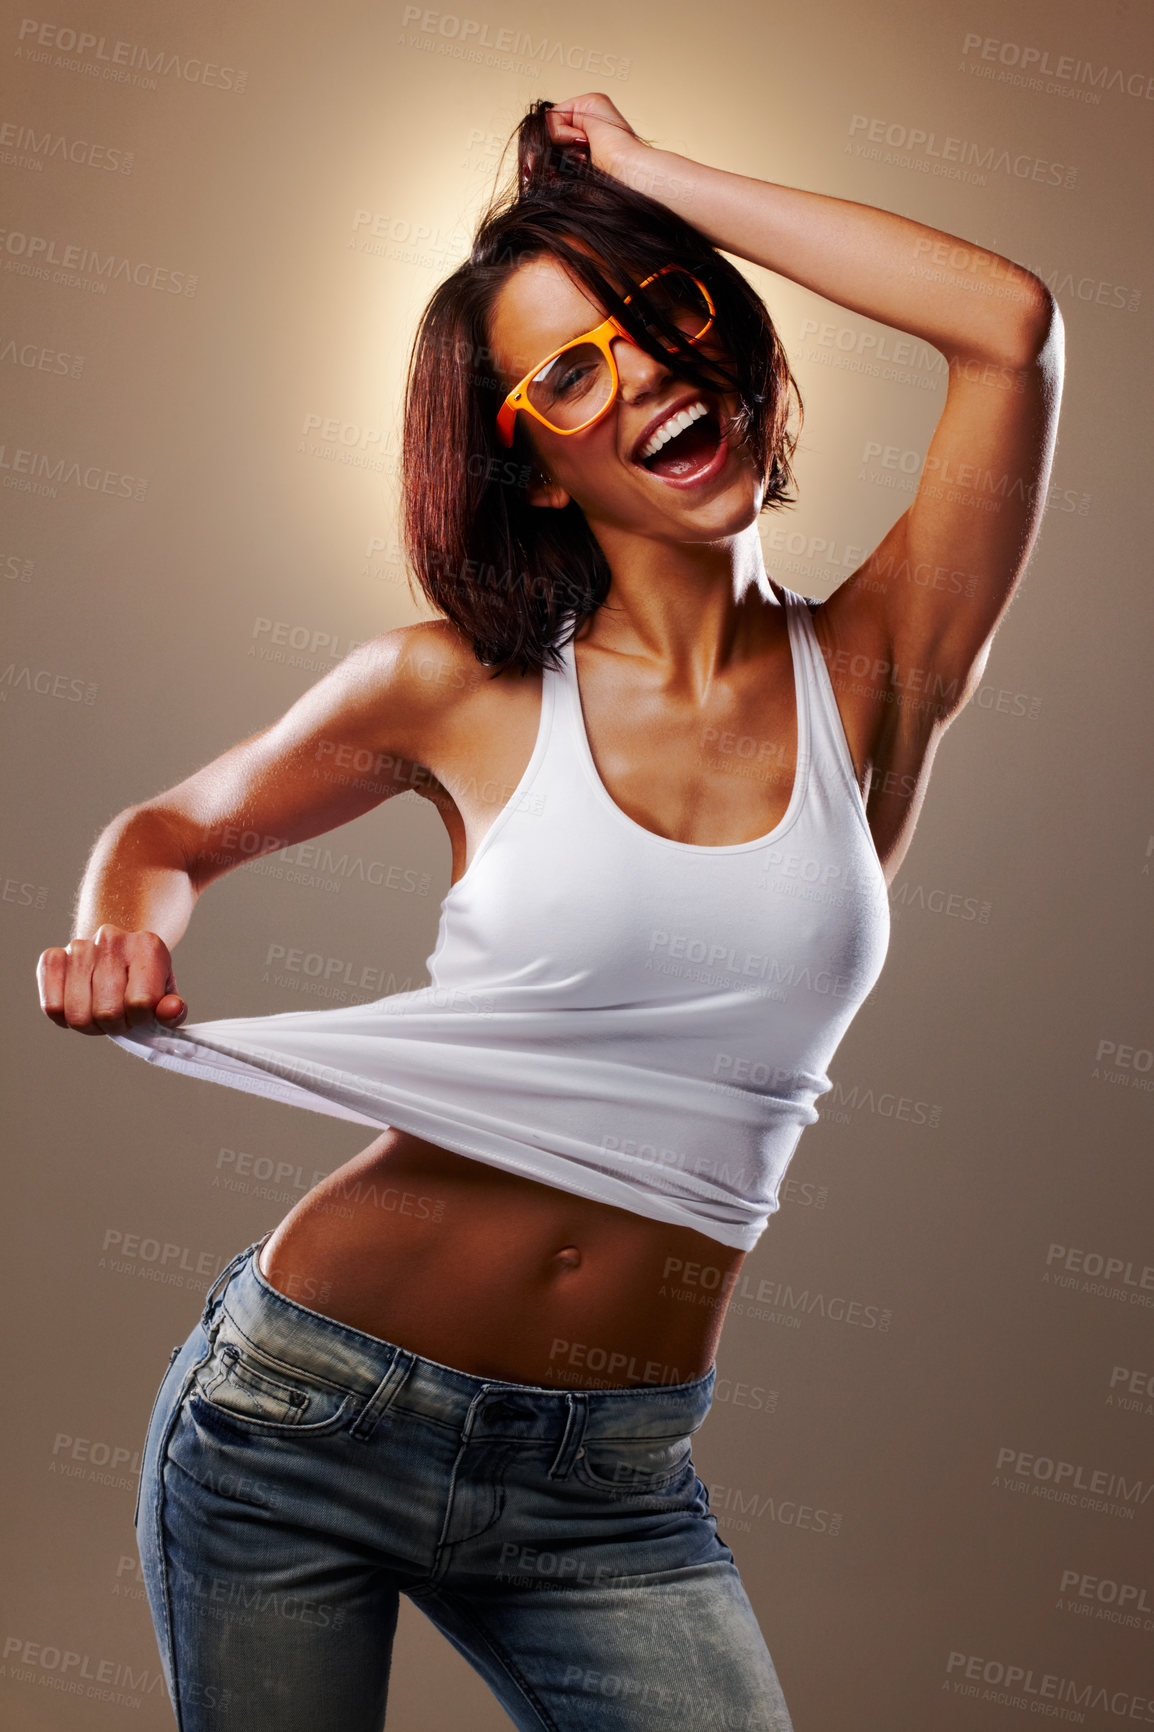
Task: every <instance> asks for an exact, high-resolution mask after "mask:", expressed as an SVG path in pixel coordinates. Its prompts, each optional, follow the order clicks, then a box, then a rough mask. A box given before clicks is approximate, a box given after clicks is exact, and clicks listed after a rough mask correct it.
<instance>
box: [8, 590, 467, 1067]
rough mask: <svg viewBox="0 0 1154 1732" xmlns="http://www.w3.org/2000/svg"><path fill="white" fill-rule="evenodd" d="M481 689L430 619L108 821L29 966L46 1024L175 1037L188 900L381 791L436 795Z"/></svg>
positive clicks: (339, 820) (366, 652) (377, 642)
mask: <svg viewBox="0 0 1154 1732" xmlns="http://www.w3.org/2000/svg"><path fill="white" fill-rule="evenodd" d="M470 663H471V666H470V665H469V664H470ZM430 669H433V670H434V671H433V672H432V673H431V672H430ZM446 672H448V676H449V677H446ZM479 676H480V677H483V671H482V670H481V668H480V667H479V665H478V664H477V662H476V661H475V659H474V658H473V657H472V654H471V652H470V651H469V649H468V646H467V645H466V644H464V643H463V642H462V641H461V640H460V639H459V637H458V636H457V634H456V633H455V632H454V631H453V630H452V628H451V627H449V626H447V625H446V624H444V623H442V622H433V623H429V624H425V625H417V626H408V627H401V628H400V629H398V630H396V631H392V632H387V633H385V634H384V635H383V636H381V637H378V638H374V639H372V640H370V642H368V643H365V644H361V645H360V647H359V648H358V649H356V650H354V651H353V652H352V653H351V654H350V655H349V656H347V657H346V658H345V660H344V661H342V662H341V663H340V664H339V665H338V666H337V667H335V668H334V669H333V670H332V671H331V673H328V674H326V675H325V676H324V678H323V679H321V680H318V682H317V683H316V685H315V686H312V687H311V688H310V689H309V690H308V691H307V692H305V693H304V695H303V696H302V697H301V698H299V699H298V700H297V702H296V703H295V704H293V706H292V708H291V709H289V710H288V711H286V713H285V714H284V715H283V716H282V717H281V718H280V720H279V721H277V722H274V723H273V725H272V726H271V727H269V728H266V729H264V730H263V731H262V732H261V733H258V734H254V735H253V736H252V737H251V738H250V739H247V740H242V741H241V742H240V743H239V744H238V745H235V746H233V747H231V748H230V750H228V751H226V752H224V753H222V754H221V756H220V757H218V758H215V759H214V760H213V761H212V762H211V763H210V764H206V765H205V766H204V768H203V769H201V770H197V771H196V773H195V774H194V775H192V776H189V777H188V778H187V779H186V780H185V781H183V782H180V783H178V784H177V785H176V786H175V787H173V788H170V789H167V790H166V791H165V792H164V793H162V794H157V795H156V796H155V797H154V798H153V799H150V800H144V801H142V802H141V803H140V804H139V805H135V806H129V807H128V808H127V809H126V810H125V811H123V812H121V813H119V814H118V815H117V816H116V817H115V818H114V819H113V820H112V822H111V823H110V824H108V825H107V826H106V828H105V829H104V830H103V831H102V832H101V834H100V836H99V837H98V839H97V841H96V844H95V847H94V848H93V850H92V853H91V855H90V857H89V860H88V864H87V866H86V868H85V871H84V876H83V878H82V880H81V883H80V888H79V891H78V893H77V900H76V914H75V918H74V921H73V926H72V934H73V936H72V939H71V942H70V943H69V944H67V945H66V946H53V947H52V948H50V949H48V950H45V951H44V952H43V954H42V955H41V957H40V960H39V963H38V965H37V984H38V986H39V991H40V1004H41V1008H42V1009H43V1011H44V1013H45V1015H46V1016H48V1017H49V1018H50V1019H51V1021H53V1022H55V1023H56V1024H57V1025H58V1026H59V1027H61V1028H71V1029H74V1030H76V1031H77V1032H78V1033H80V1034H123V1033H124V1032H125V1030H126V1029H128V1028H132V1027H135V1026H138V1025H139V1024H141V1023H147V1022H150V1021H151V1020H152V1018H153V1016H154V1015H155V1016H156V1018H157V1020H158V1021H160V1022H163V1023H164V1024H166V1026H168V1027H170V1028H175V1027H176V1026H177V1025H178V1024H179V1023H180V1022H182V1021H183V1020H184V1018H185V1016H186V1015H187V1006H186V1005H185V1003H184V1001H183V999H181V998H180V996H179V995H178V993H177V992H176V980H175V977H174V975H173V968H172V949H173V946H175V944H176V942H177V940H178V939H179V938H180V937H181V936H182V934H183V933H184V931H185V928H186V927H187V925H188V922H189V918H190V916H191V914H192V910H193V908H194V907H195V906H196V903H197V900H198V898H199V897H200V894H201V892H202V891H203V890H204V889H205V888H206V887H207V886H208V885H209V884H211V883H212V881H213V880H214V879H216V878H219V877H220V876H221V875H222V874H223V873H225V872H229V871H231V870H232V869H233V867H235V866H239V865H241V864H243V862H244V861H246V860H254V859H257V858H258V857H259V856H260V855H261V854H268V853H271V852H273V851H274V850H276V849H279V848H285V847H287V846H289V844H291V843H294V842H303V841H306V840H308V839H309V838H310V837H312V836H318V835H321V834H322V833H323V832H325V831H327V830H333V829H336V828H337V827H338V826H339V825H341V824H347V823H349V822H350V821H351V820H352V819H353V818H357V817H359V816H360V815H361V814H362V813H363V812H367V811H369V810H370V809H371V808H372V807H373V806H377V805H380V803H381V802H382V801H384V800H387V799H389V798H390V797H391V796H392V795H394V794H402V793H404V792H406V790H410V789H414V788H415V789H417V790H418V791H421V790H422V788H424V789H425V790H426V791H428V790H431V789H433V788H435V787H436V782H435V778H434V777H433V775H432V774H431V773H430V772H429V770H427V769H425V768H424V765H425V763H426V761H427V759H428V758H429V757H436V756H437V740H438V737H439V736H440V735H441V734H442V733H443V724H444V723H445V721H446V719H447V717H446V711H447V710H450V709H452V708H455V707H456V705H455V703H454V699H458V700H459V699H462V698H464V697H465V696H466V695H467V694H468V692H469V691H470V690H472V689H473V688H474V687H475V684H476V681H477V679H478V677H479Z"/></svg>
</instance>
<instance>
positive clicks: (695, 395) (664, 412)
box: [629, 391, 716, 469]
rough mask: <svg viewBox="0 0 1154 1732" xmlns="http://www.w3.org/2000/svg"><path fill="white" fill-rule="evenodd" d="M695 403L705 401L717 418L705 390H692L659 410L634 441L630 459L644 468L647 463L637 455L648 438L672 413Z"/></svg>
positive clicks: (676, 412)
mask: <svg viewBox="0 0 1154 1732" xmlns="http://www.w3.org/2000/svg"><path fill="white" fill-rule="evenodd" d="M694 403H704V404H705V406H706V408H707V409H708V410H709V413H710V414H711V415H713V416H714V418H715V419H716V413H715V411H714V408H713V406H712V404H711V403H710V401H709V398H708V397H707V396H706V395H705V393H704V392H703V391H691V392H689V394H688V395H687V396H684V397H679V398H678V399H677V401H676V402H675V403H667V404H666V405H665V408H664V409H661V410H659V411H658V413H657V414H656V415H655V416H654V417H653V419H652V421H650V422H649V424H648V426H647V427H644V428H643V429H642V431H641V432H640V433H639V434H638V435H637V438H636V439H635V440H634V442H633V450H632V451H631V452H630V455H629V461H630V462H631V463H636V464H637V466H638V468H640V469H644V468H645V465H644V464H643V463H642V462H641V460H640V458H639V457H638V455H637V453H638V452H639V451H640V450H641V447H642V446H643V445H644V444H646V443H647V441H648V440H650V439H652V437H653V435H654V434H655V433H656V431H657V429H658V428H659V427H660V426H661V424H662V422H664V421H668V420H669V417H670V416H671V415H679V414H680V413H681V411H682V409H688V408H690V407H691V405H692V404H694Z"/></svg>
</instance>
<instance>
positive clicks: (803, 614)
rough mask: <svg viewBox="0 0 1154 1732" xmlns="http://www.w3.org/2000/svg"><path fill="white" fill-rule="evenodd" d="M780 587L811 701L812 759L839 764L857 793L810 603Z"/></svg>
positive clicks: (819, 763)
mask: <svg viewBox="0 0 1154 1732" xmlns="http://www.w3.org/2000/svg"><path fill="white" fill-rule="evenodd" d="M778 588H779V589H780V590H781V592H782V594H783V595H784V596H785V598H786V606H787V607H788V609H789V616H788V623H789V627H790V642H791V644H792V646H793V653H794V655H795V656H797V657H798V658H799V672H800V674H801V676H802V680H801V682H799V683H804V685H805V689H806V695H807V697H808V699H809V706H808V707H809V724H810V737H809V750H810V757H811V759H812V760H813V761H814V762H816V763H817V764H818V765H819V766H823V765H830V766H831V767H832V766H833V765H834V764H836V765H837V767H838V769H839V770H840V771H841V773H842V775H843V776H844V777H845V778H846V780H847V781H848V782H849V785H850V787H851V788H852V789H854V790H855V791H856V790H857V776H856V775H855V773H854V767H853V757H852V755H851V753H850V749H849V744H848V742H847V740H846V737H845V727H844V725H843V723H842V719H841V712H840V710H839V709H838V707H837V698H836V696H835V694H834V689H833V683H832V681H831V680H830V677H829V669H828V668H827V667H826V664H825V657H824V655H823V654H822V650H821V644H820V643H819V642H818V636H817V632H816V630H815V628H814V623H813V614H812V612H811V611H810V606H809V603H808V601H807V600H806V598H805V597H804V596H803V595H795V594H794V592H793V590H790V589H786V588H785V586H784V584H779V585H778ZM819 774H820V768H819Z"/></svg>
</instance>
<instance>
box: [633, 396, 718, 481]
mask: <svg viewBox="0 0 1154 1732" xmlns="http://www.w3.org/2000/svg"><path fill="white" fill-rule="evenodd" d="M724 444H725V436H724V434H723V432H722V427H721V418H720V416H719V415H718V412H717V410H716V409H714V408H712V407H711V408H710V409H709V411H708V413H707V414H705V415H702V416H701V417H700V418H699V419H698V420H696V421H694V422H693V423H692V424H691V425H690V426H688V427H684V428H683V429H682V430H681V432H680V433H678V434H677V435H676V436H675V437H674V438H673V439H670V440H668V441H667V442H666V444H664V445H663V446H662V447H661V449H660V451H657V452H655V453H654V454H653V456H652V457H646V458H638V459H636V462H637V465H638V467H639V468H641V469H647V470H648V471H649V473H650V474H651V475H659V476H660V477H661V478H662V480H663V481H681V482H685V481H695V480H698V479H699V478H700V477H702V476H704V475H706V474H707V473H708V472H709V471H711V470H712V469H714V468H715V467H719V466H720V465H719V462H718V459H719V457H720V454H721V449H722V447H723V445H724Z"/></svg>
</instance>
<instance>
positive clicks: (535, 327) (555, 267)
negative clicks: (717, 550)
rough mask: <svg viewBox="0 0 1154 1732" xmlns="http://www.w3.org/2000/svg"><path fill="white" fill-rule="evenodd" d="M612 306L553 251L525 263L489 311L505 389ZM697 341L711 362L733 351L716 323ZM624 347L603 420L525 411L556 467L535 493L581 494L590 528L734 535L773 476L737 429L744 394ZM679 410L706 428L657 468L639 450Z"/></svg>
mask: <svg viewBox="0 0 1154 1732" xmlns="http://www.w3.org/2000/svg"><path fill="white" fill-rule="evenodd" d="M601 269H602V272H603V274H604V275H605V276H606V278H607V279H608V280H610V281H615V282H616V284H617V286H618V288H619V289H621V288H623V287H624V285H623V284H622V282H621V279H620V277H618V276H617V275H616V273H614V272H613V270H612V269H611V268H606V267H605V266H604V265H603V266H602V267H601ZM605 311H606V310H605V308H604V307H601V306H600V305H599V304H598V303H597V302H596V301H595V300H593V299H592V298H591V297H590V294H589V292H588V291H587V290H586V289H585V287H584V285H583V284H581V283H580V282H578V281H577V280H575V279H574V278H573V277H572V276H571V275H570V274H569V272H568V271H567V270H566V269H565V267H564V266H563V265H562V263H561V262H560V260H558V259H556V258H554V257H553V256H552V255H551V254H543V255H542V256H541V257H539V258H536V259H532V260H530V261H528V262H527V263H525V264H523V265H520V266H519V267H518V268H517V269H516V270H515V271H514V272H512V273H511V275H510V276H509V277H508V278H507V280H506V281H505V283H504V284H503V285H502V288H501V290H500V292H499V293H498V295H497V297H496V300H495V301H494V304H493V308H492V311H491V314H490V320H489V339H490V347H491V350H492V353H493V357H494V364H495V366H496V368H497V371H498V374H499V376H500V378H501V380H502V381H503V383H504V386H505V388H506V389H507V390H511V389H512V388H513V386H514V385H516V384H517V383H518V382H519V381H520V380H521V379H522V378H524V376H525V374H526V373H527V372H529V370H530V369H531V368H535V367H536V366H537V365H538V364H539V363H540V362H541V361H542V360H544V358H545V357H546V356H547V355H550V354H551V353H552V352H553V350H554V349H556V348H558V347H559V346H560V345H561V344H562V343H566V342H569V341H570V340H571V339H572V338H574V337H578V336H581V335H583V334H584V333H585V332H586V331H588V330H590V329H591V328H592V327H593V326H595V325H598V324H600V322H601V320H602V319H603V318H604V317H605ZM698 347H699V349H700V351H701V353H702V359H703V360H706V359H708V358H711V357H712V358H715V359H716V358H722V357H724V353H725V351H724V349H723V348H722V347H721V345H720V341H719V338H718V335H717V332H716V327H715V328H714V330H712V331H710V332H709V333H708V334H707V336H706V337H705V338H704V339H703V341H702V342H701V343H700V344H699V345H698ZM613 356H614V359H615V361H616V363H617V370H618V374H619V376H620V381H621V383H620V389H619V391H618V394H617V397H616V398H615V400H614V402H613V403H612V405H611V406H610V408H609V410H608V411H607V412H606V413H605V414H604V415H603V416H602V417H601V419H600V420H599V421H597V422H596V423H595V424H594V425H593V426H592V427H588V428H586V429H585V430H584V431H583V432H578V433H572V434H563V433H556V432H554V431H553V430H552V429H551V428H549V427H546V426H544V425H543V424H542V423H541V422H540V421H538V420H537V419H536V418H535V417H534V416H532V415H525V414H523V415H521V417H520V421H521V424H522V427H523V430H524V433H525V435H526V437H527V439H528V441H529V444H530V446H531V448H532V450H533V452H534V454H535V456H536V457H537V460H538V462H539V464H540V466H541V469H542V471H543V473H544V475H545V476H546V477H548V480H547V481H546V482H543V483H541V484H539V485H538V484H535V485H534V486H533V487H531V488H530V491H529V499H530V501H531V502H532V503H533V504H534V505H540V506H554V507H556V506H563V505H565V504H567V503H568V501H569V500H570V499H573V500H575V501H576V503H577V504H578V505H579V506H580V507H581V509H582V511H583V512H584V513H585V516H586V518H587V519H588V520H589V522H590V525H591V526H593V525H595V524H597V523H599V522H600V523H604V524H606V525H611V526H613V527H615V528H617V529H623V530H632V531H634V532H635V533H638V534H643V535H656V536H669V537H673V538H675V539H678V540H682V541H707V540H714V539H717V538H719V537H721V536H726V535H733V534H736V533H737V532H738V531H739V530H741V529H744V528H745V527H746V526H747V525H748V524H750V523H752V522H754V521H755V519H756V517H757V514H758V512H759V510H760V509H761V504H762V500H763V498H764V486H763V484H762V482H761V480H760V478H759V477H758V475H757V474H756V472H755V470H754V467H753V464H752V461H751V459H750V456H749V454H748V452H747V451H746V450H745V449H744V448H741V447H740V446H739V445H738V442H737V439H736V436H735V434H734V431H733V419H732V418H733V417H734V416H735V415H736V413H737V411H738V409H739V408H740V401H739V399H738V397H737V395H736V393H732V392H730V393H725V392H722V391H705V392H702V391H698V390H697V389H696V387H695V386H694V385H692V384H691V383H690V382H689V381H688V380H687V379H684V378H680V377H679V376H678V375H677V374H676V373H675V372H674V371H673V370H672V368H671V367H670V366H669V365H668V364H667V363H665V362H663V361H660V360H657V359H655V358H654V357H653V356H652V355H650V354H648V353H647V352H646V351H645V350H644V349H640V348H638V347H637V345H636V344H635V343H633V342H631V341H629V340H628V339H627V338H624V337H616V338H614V340H613ZM701 405H704V407H705V410H706V411H707V413H706V414H705V415H702V414H701V408H700V406H701ZM674 410H682V411H684V412H686V413H684V414H683V417H682V423H683V424H684V422H685V421H687V420H689V419H693V420H694V421H695V422H696V429H695V431H694V432H693V433H692V434H690V433H686V434H685V439H684V440H683V441H681V442H680V444H678V442H675V441H673V440H670V441H668V442H667V443H668V446H669V447H674V449H668V448H667V450H666V451H665V453H664V454H663V455H662V456H661V457H658V458H657V459H656V461H657V463H658V464H659V465H660V467H659V468H655V467H652V465H653V463H654V454H651V455H650V456H649V463H650V465H651V466H650V467H646V466H645V464H644V463H643V462H642V461H641V459H640V452H641V451H642V450H645V451H650V450H651V447H650V440H651V437H652V434H653V432H654V430H655V428H656V427H657V426H658V425H659V424H660V423H661V422H662V421H664V420H665V418H666V417H667V416H669V415H670V414H671V413H672V412H673V411H674ZM682 430H684V429H683V427H682ZM723 430H724V433H723ZM685 446H687V447H688V449H687V450H686V451H685V454H684V456H683V457H682V460H681V461H680V462H679V461H677V458H678V456H679V455H680V452H681V450H682V449H683V448H684V447H685ZM662 470H664V471H665V473H662Z"/></svg>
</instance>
